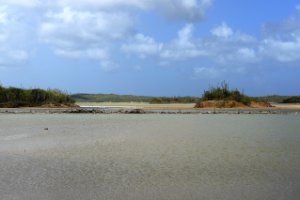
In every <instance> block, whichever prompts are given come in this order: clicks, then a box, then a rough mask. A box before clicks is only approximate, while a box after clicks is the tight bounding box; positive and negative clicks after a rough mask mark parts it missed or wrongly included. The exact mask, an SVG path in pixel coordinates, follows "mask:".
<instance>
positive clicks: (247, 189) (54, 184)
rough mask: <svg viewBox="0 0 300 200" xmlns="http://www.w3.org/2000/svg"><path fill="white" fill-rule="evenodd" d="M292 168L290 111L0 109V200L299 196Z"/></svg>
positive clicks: (299, 178) (297, 144) (297, 137)
mask: <svg viewBox="0 0 300 200" xmlns="http://www.w3.org/2000/svg"><path fill="white" fill-rule="evenodd" d="M45 128H48V130H45ZM299 166H300V116H299V115H157V114H154V115H151V114H148V115H124V114H123V115H118V114H112V115H92V114H90V115H84V114H80V115H72V114H17V115H13V114H2V115H1V114H0V199H1V200H2V199H4V200H27V199H28V200H35V199H36V200H40V199H43V200H53V199H55V200H56V199H57V200H61V199H63V200H79V199H80V200H81V199H84V200H92V199H93V200H94V199H95V200H96V199H116V200H119V199H120V200H121V199H122V200H124V199H125V200H126V199H128V200H129V199H130V200H135V199H136V200H138V199H143V200H148V199H149V200H150V199H151V200H152V199H158V200H160V199H162V200H168V199H170V200H171V199H172V200H176V199H178V200H182V199H187V200H189V199H299V196H300V188H299V185H300V167H299Z"/></svg>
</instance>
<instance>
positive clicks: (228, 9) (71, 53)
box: [0, 0, 300, 96]
mask: <svg viewBox="0 0 300 200" xmlns="http://www.w3.org/2000/svg"><path fill="white" fill-rule="evenodd" d="M299 77H300V1H299V0H298V1H296V0H285V1H282V0H272V1H271V0H266V1H261V0H51V1H50V0H10V1H7V0H0V83H1V84H2V85H3V86H16V87H24V88H33V87H41V88H59V89H61V90H64V91H67V92H69V93H77V92H84V93H117V94H135V95H155V96H161V95H164V96H179V95H180V96H183V95H192V96H200V95H201V94H202V92H203V90H205V89H207V88H208V87H210V86H215V85H218V84H219V83H220V82H221V81H222V80H226V81H227V82H228V83H229V86H230V87H231V88H239V89H240V90H243V91H244V92H245V93H246V94H249V95H254V96H258V95H272V94H281V95H300V87H299V86H300V78H299Z"/></svg>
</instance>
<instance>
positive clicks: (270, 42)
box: [260, 6, 300, 63]
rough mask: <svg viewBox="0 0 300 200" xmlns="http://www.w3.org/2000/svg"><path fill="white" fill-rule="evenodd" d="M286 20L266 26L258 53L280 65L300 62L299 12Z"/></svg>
mask: <svg viewBox="0 0 300 200" xmlns="http://www.w3.org/2000/svg"><path fill="white" fill-rule="evenodd" d="M297 11H298V13H297V14H296V15H295V16H293V17H290V18H289V19H287V20H284V21H281V22H277V23H271V24H267V25H265V27H264V32H265V34H266V37H265V38H264V40H263V41H262V42H261V45H260V53H261V54H262V55H263V56H265V57H267V58H269V59H273V60H275V61H278V62H281V63H287V62H299V61H300V11H299V6H297Z"/></svg>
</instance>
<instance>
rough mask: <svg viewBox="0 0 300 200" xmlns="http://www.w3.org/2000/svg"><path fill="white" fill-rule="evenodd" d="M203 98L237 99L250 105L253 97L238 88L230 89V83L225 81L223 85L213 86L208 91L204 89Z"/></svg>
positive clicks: (205, 99)
mask: <svg viewBox="0 0 300 200" xmlns="http://www.w3.org/2000/svg"><path fill="white" fill-rule="evenodd" d="M202 100H203V101H208V100H218V101H220V100H222V101H237V102H241V103H243V104H246V105H249V104H250V102H251V100H252V99H251V98H250V97H248V96H246V95H244V94H242V93H241V92H240V91H239V90H238V89H235V90H230V89H229V86H228V84H227V83H226V82H225V81H223V82H222V83H221V86H218V87H211V88H210V89H209V90H208V91H204V93H203V95H202Z"/></svg>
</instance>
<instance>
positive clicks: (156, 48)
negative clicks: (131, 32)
mask: <svg viewBox="0 0 300 200" xmlns="http://www.w3.org/2000/svg"><path fill="white" fill-rule="evenodd" d="M162 48H163V44H161V43H157V42H156V41H155V40H154V39H153V38H151V37H148V36H144V35H143V34H137V35H135V36H134V38H133V39H131V43H128V44H123V45H122V47H121V50H123V51H124V52H126V53H133V54H138V55H139V56H140V57H141V58H145V57H146V56H148V55H157V54H159V52H160V51H161V50H162Z"/></svg>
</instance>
